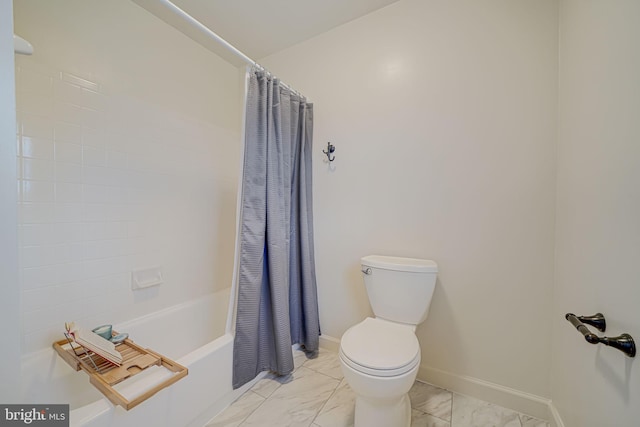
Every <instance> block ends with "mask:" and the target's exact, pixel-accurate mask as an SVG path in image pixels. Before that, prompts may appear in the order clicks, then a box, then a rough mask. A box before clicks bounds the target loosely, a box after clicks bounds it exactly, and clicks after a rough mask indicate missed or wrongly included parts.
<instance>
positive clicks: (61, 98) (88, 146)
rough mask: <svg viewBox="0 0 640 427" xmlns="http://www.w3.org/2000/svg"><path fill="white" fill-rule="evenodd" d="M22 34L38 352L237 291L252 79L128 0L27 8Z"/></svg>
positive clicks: (20, 15) (24, 201)
mask: <svg viewBox="0 0 640 427" xmlns="http://www.w3.org/2000/svg"><path fill="white" fill-rule="evenodd" d="M15 27H16V31H17V32H18V33H19V34H21V35H22V36H23V37H25V38H26V39H28V40H29V41H30V42H31V43H32V44H33V46H34V49H35V53H34V55H33V56H30V57H19V58H18V59H17V63H16V87H17V111H18V122H19V135H18V136H19V138H18V159H17V160H18V163H17V164H18V185H19V187H18V188H19V195H18V196H19V207H20V214H19V231H20V267H21V287H22V314H23V319H24V322H23V327H22V339H23V351H24V352H25V353H27V352H31V351H34V350H38V349H41V348H45V347H48V346H49V345H50V343H51V342H52V341H53V339H55V338H56V337H59V336H60V331H61V328H62V326H63V325H64V322H65V321H69V320H75V321H77V322H79V324H81V325H84V326H85V327H91V326H96V325H99V324H103V323H117V322H119V321H122V320H125V319H128V318H132V317H137V316H140V315H143V314H146V313H148V312H150V311H152V310H155V309H159V308H162V307H165V306H169V305H172V304H175V303H178V302H181V301H184V300H188V299H190V298H195V297H197V296H199V295H203V294H206V293H210V292H213V291H216V290H219V289H223V288H227V287H229V286H230V285H231V274H232V269H233V247H234V238H235V234H234V231H233V230H234V224H235V207H236V202H235V199H236V193H237V182H238V165H239V154H240V118H241V114H240V108H241V107H240V102H241V100H242V94H241V91H240V89H241V85H240V81H239V74H238V70H237V68H236V67H234V66H232V65H230V64H228V63H227V62H225V61H223V60H222V59H220V58H219V57H217V56H215V55H214V54H212V53H211V52H209V51H207V50H206V49H204V48H203V47H201V46H200V45H198V44H197V43H195V42H193V41H192V40H190V39H188V38H187V37H186V36H184V35H183V34H181V33H179V32H178V31H176V30H175V29H173V28H171V27H169V26H168V25H166V24H165V23H164V22H162V21H160V20H158V19H157V18H155V17H154V16H152V15H150V14H149V13H148V12H147V11H145V10H144V9H142V8H140V7H139V6H137V5H136V4H134V3H132V2H130V1H128V0H116V1H109V2H103V1H100V0H91V1H86V0H65V1H62V2H60V1H58V2H50V1H41V0H21V1H18V2H16V4H15ZM14 161H15V160H14ZM14 188H15V183H14ZM154 266H160V267H161V268H162V272H163V275H164V283H163V284H162V285H161V286H160V287H158V288H149V289H145V290H140V291H135V292H134V291H132V290H131V289H130V282H131V272H132V271H133V270H137V269H144V268H148V267H154Z"/></svg>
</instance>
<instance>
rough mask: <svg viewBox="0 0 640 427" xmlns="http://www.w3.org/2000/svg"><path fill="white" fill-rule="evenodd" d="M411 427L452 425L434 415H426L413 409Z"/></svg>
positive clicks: (443, 426) (448, 426)
mask: <svg viewBox="0 0 640 427" xmlns="http://www.w3.org/2000/svg"><path fill="white" fill-rule="evenodd" d="M411 427H451V423H450V422H449V421H445V420H442V419H440V418H438V417H434V416H433V415H429V414H425V413H424V412H422V411H418V410H417V409H412V410H411Z"/></svg>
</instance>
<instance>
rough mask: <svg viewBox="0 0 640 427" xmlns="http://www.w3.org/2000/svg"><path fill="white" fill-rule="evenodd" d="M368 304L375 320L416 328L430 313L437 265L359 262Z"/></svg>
mask: <svg viewBox="0 0 640 427" xmlns="http://www.w3.org/2000/svg"><path fill="white" fill-rule="evenodd" d="M361 264H362V272H363V276H364V283H365V286H366V289H367V294H368V296H369V303H370V304H371V308H372V310H373V313H374V314H375V316H376V317H378V318H382V319H385V320H390V321H392V322H400V323H406V324H409V325H418V324H420V323H422V322H423V321H424V320H425V319H426V318H427V314H428V313H429V306H430V305H431V297H432V296H433V290H434V289H435V286H436V276H437V275H438V265H437V264H436V263H435V262H433V261H431V260H425V259H415V258H399V257H391V256H383V255H369V256H366V257H363V258H362V259H361Z"/></svg>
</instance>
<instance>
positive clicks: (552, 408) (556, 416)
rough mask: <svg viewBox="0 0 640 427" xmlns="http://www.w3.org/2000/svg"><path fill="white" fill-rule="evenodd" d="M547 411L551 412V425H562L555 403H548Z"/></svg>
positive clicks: (558, 426)
mask: <svg viewBox="0 0 640 427" xmlns="http://www.w3.org/2000/svg"><path fill="white" fill-rule="evenodd" d="M549 411H550V412H551V419H550V420H549V422H550V423H551V427H564V422H563V421H562V418H561V417H560V413H559V412H558V408H556V405H554V404H553V402H551V403H549Z"/></svg>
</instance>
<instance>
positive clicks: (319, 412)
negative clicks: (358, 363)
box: [310, 372, 342, 425]
mask: <svg viewBox="0 0 640 427" xmlns="http://www.w3.org/2000/svg"><path fill="white" fill-rule="evenodd" d="M318 373H320V372H318ZM325 376H328V375H325ZM340 384H342V381H339V382H338V385H337V386H336V388H334V389H333V391H332V392H331V394H330V395H329V397H327V400H325V401H324V403H323V404H322V407H320V410H319V411H318V413H317V414H316V416H315V417H313V420H311V424H313V423H315V422H316V419H317V418H318V417H319V416H320V414H321V413H322V410H323V409H324V407H325V406H327V403H329V401H330V400H331V398H332V397H333V395H334V394H336V393H337V392H338V389H339V388H340ZM311 424H310V425H311Z"/></svg>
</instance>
